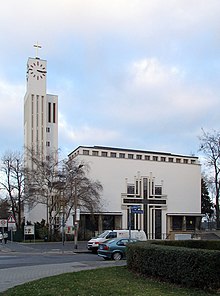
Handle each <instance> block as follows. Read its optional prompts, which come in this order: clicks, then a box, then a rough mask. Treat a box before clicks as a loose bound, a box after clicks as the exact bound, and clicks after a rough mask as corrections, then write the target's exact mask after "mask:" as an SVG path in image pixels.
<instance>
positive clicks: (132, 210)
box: [128, 205, 144, 239]
mask: <svg viewBox="0 0 220 296" xmlns="http://www.w3.org/2000/svg"><path fill="white" fill-rule="evenodd" d="M143 213H144V211H143V210H141V205H134V206H129V216H128V224H129V225H128V226H129V227H128V229H129V239H131V214H143Z"/></svg>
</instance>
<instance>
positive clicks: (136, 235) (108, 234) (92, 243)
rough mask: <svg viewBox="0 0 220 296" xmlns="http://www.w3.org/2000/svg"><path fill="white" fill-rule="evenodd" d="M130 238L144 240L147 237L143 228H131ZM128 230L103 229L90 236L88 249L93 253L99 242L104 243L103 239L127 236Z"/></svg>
mask: <svg viewBox="0 0 220 296" xmlns="http://www.w3.org/2000/svg"><path fill="white" fill-rule="evenodd" d="M130 234H131V238H132V239H136V240H140V241H145V240H146V239H147V237H146V233H145V232H144V231H143V230H131V233H130ZM128 237H129V230H124V229H117V230H105V231H104V232H103V233H101V234H100V235H99V236H97V237H94V238H91V239H90V240H89V241H88V243H87V248H88V250H91V251H92V252H93V253H96V252H97V250H98V247H99V244H101V243H104V242H105V241H107V240H109V239H112V238H128Z"/></svg>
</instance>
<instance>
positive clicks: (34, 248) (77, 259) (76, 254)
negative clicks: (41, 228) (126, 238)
mask: <svg viewBox="0 0 220 296" xmlns="http://www.w3.org/2000/svg"><path fill="white" fill-rule="evenodd" d="M121 265H126V261H125V260H121V261H105V260H103V259H102V258H100V257H98V255H96V254H92V253H91V252H89V251H87V249H86V243H85V242H80V243H79V245H78V249H77V250H75V249H74V247H73V243H72V242H70V243H65V244H64V246H63V245H62V243H31V244H27V243H25V244H22V243H15V242H13V243H11V242H8V243H7V244H6V245H5V244H1V243H0V292H3V291H5V290H7V289H8V288H11V287H14V286H17V285H20V284H23V283H26V282H30V281H33V280H36V279H40V278H43V277H48V276H53V275H58V274H62V273H66V272H77V271H81V270H87V269H96V268H100V267H110V266H121Z"/></svg>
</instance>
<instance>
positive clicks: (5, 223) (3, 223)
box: [0, 219, 8, 227]
mask: <svg viewBox="0 0 220 296" xmlns="http://www.w3.org/2000/svg"><path fill="white" fill-rule="evenodd" d="M7 226H8V220H7V219H0V227H7Z"/></svg>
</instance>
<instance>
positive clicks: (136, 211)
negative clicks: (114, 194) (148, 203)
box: [131, 209, 144, 214]
mask: <svg viewBox="0 0 220 296" xmlns="http://www.w3.org/2000/svg"><path fill="white" fill-rule="evenodd" d="M131 212H132V214H143V213H144V211H143V210H141V209H137V210H131Z"/></svg>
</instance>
